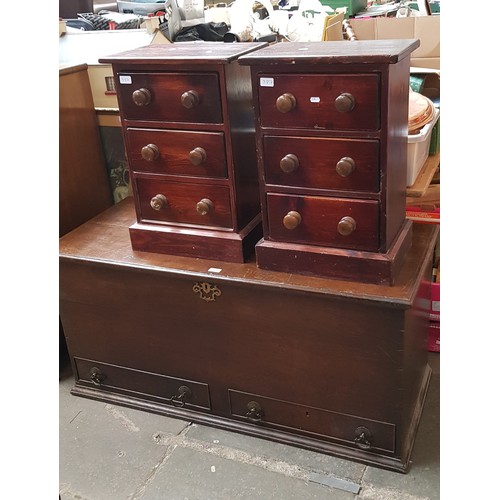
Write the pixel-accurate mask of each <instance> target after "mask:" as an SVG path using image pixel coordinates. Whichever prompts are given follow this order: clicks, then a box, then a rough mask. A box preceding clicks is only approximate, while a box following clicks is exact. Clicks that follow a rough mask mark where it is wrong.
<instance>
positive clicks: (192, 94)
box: [181, 90, 200, 109]
mask: <svg viewBox="0 0 500 500" xmlns="http://www.w3.org/2000/svg"><path fill="white" fill-rule="evenodd" d="M199 102H200V96H199V94H198V92H196V91H195V90H188V91H187V92H184V93H183V94H182V95H181V104H182V105H183V106H184V107H185V108H186V109H191V108H194V107H195V106H197V105H198V104H199Z"/></svg>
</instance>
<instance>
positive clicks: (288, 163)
mask: <svg viewBox="0 0 500 500" xmlns="http://www.w3.org/2000/svg"><path fill="white" fill-rule="evenodd" d="M280 168H281V170H283V172H285V173H286V174H290V173H292V172H295V170H297V169H298V168H299V159H298V158H297V156H295V155H294V154H291V153H290V154H287V155H285V156H283V158H281V160H280Z"/></svg>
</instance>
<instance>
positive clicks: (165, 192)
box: [134, 175, 232, 228]
mask: <svg viewBox="0 0 500 500" xmlns="http://www.w3.org/2000/svg"><path fill="white" fill-rule="evenodd" d="M134 182H135V188H136V196H137V199H138V208H139V212H140V214H139V221H145V222H147V221H155V222H158V221H163V222H172V223H187V224H197V225H202V226H220V227H228V228H230V227H232V219H231V208H230V207H231V205H230V194H229V188H227V187H225V186H219V185H210V184H189V183H182V182H172V181H167V180H163V179H149V178H147V179H146V178H142V177H140V176H138V175H136V176H135V180H134ZM158 195H161V196H160V197H158ZM162 197H164V199H162ZM165 200H166V201H165ZM203 200H208V201H210V202H211V206H210V203H208V202H207V201H203ZM200 202H203V203H204V205H198V203H200ZM151 203H153V204H154V205H155V206H157V207H158V210H155V209H154V208H153V207H152V205H151ZM207 208H208V211H207V212H206V213H200V212H198V209H199V210H200V211H202V212H203V211H204V210H203V209H207Z"/></svg>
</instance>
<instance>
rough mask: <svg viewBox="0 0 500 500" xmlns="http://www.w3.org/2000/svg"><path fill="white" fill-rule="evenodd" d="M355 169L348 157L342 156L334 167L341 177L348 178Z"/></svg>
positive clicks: (354, 164)
mask: <svg viewBox="0 0 500 500" xmlns="http://www.w3.org/2000/svg"><path fill="white" fill-rule="evenodd" d="M355 168H356V163H355V162H354V160H353V159H352V158H350V157H349V156H344V157H343V158H341V159H340V160H339V161H338V162H337V165H335V170H336V171H337V174H339V175H340V176H341V177H348V176H349V175H351V174H352V173H353V172H354V169H355Z"/></svg>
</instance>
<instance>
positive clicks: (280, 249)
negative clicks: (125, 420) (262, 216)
mask: <svg viewBox="0 0 500 500" xmlns="http://www.w3.org/2000/svg"><path fill="white" fill-rule="evenodd" d="M412 228H413V223H412V221H410V220H406V221H405V223H404V225H403V227H402V229H401V231H400V233H399V235H398V236H397V237H396V239H395V240H394V243H393V245H392V247H391V248H390V249H389V251H388V252H386V253H379V252H362V251H357V250H347V249H343V248H331V247H323V246H312V245H300V244H295V243H282V242H277V241H270V240H265V239H261V240H260V241H259V242H258V243H257V245H256V247H255V253H256V258H257V266H258V267H259V268H261V269H269V270H272V271H283V272H287V273H298V274H304V275H309V276H318V277H325V278H337V279H347V280H355V281H362V282H366V283H378V284H389V285H392V284H393V283H394V280H395V278H396V276H397V274H398V272H399V270H400V269H401V266H402V264H403V261H404V257H405V255H406V253H407V252H408V250H409V249H410V247H411V241H412Z"/></svg>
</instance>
